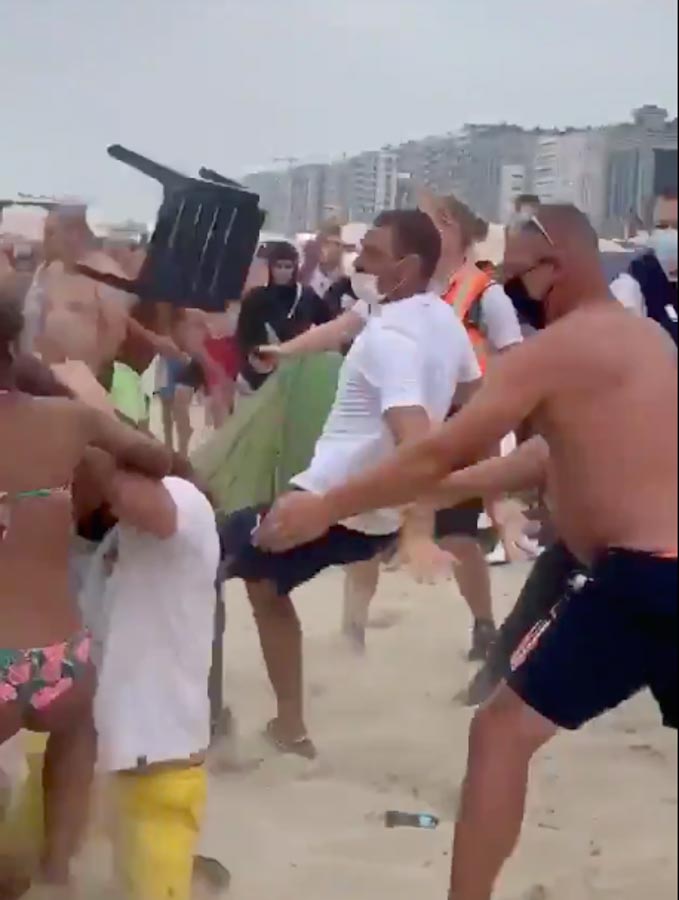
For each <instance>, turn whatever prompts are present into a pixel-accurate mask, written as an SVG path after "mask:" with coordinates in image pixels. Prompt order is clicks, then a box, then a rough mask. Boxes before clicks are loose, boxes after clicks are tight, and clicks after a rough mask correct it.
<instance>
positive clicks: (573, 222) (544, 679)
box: [259, 206, 677, 900]
mask: <svg viewBox="0 0 679 900" xmlns="http://www.w3.org/2000/svg"><path fill="white" fill-rule="evenodd" d="M506 266H507V269H508V271H509V273H510V275H514V276H516V277H520V278H521V279H522V280H523V283H524V286H525V288H526V290H527V292H528V294H529V295H530V296H531V297H532V298H533V299H534V300H536V301H539V302H542V303H544V305H545V309H546V313H547V321H548V322H549V323H551V324H550V327H548V328H546V329H545V331H543V332H542V333H541V334H538V335H536V336H535V337H533V338H531V340H530V341H527V342H526V343H525V344H524V345H522V346H521V347H518V348H516V349H515V350H514V351H513V352H512V353H511V354H509V355H508V356H507V357H506V358H504V359H501V360H499V361H498V362H497V365H496V366H494V367H493V369H492V370H491V371H490V372H489V374H488V377H487V378H486V380H485V382H484V385H483V387H482V388H481V390H480V391H479V392H478V394H477V395H476V397H475V398H474V399H473V400H472V401H471V403H470V404H469V405H468V406H467V407H466V408H465V409H464V410H463V411H462V412H461V413H460V414H459V415H458V416H456V417H455V418H454V419H453V420H452V421H450V422H449V423H447V424H445V425H444V426H443V427H442V428H441V429H440V430H439V431H438V432H436V433H435V434H434V435H432V436H430V437H427V438H425V439H424V440H421V441H419V442H417V443H415V444H411V445H410V446H408V447H404V448H402V449H401V450H399V452H398V453H397V454H396V456H395V457H393V458H391V459H390V460H389V461H386V462H385V463H384V464H383V465H381V466H380V467H379V468H377V469H375V470H374V471H373V472H370V473H368V474H366V475H365V476H363V477H360V478H356V479H354V480H353V481H351V482H350V483H349V484H346V485H344V486H342V487H337V488H335V489H334V490H331V491H328V493H326V494H325V495H322V496H318V495H316V496H314V495H313V494H304V495H295V496H288V497H286V498H284V499H283V500H282V501H281V502H280V503H279V505H278V507H277V508H276V509H274V510H273V511H272V513H271V515H270V517H269V519H268V521H267V522H265V523H264V525H263V527H262V529H261V530H260V534H259V542H260V543H261V544H262V545H263V546H266V547H269V548H272V549H285V548H288V547H290V546H292V545H294V544H299V543H302V542H305V541H308V540H310V539H313V538H314V537H316V536H317V535H318V534H320V533H323V531H324V530H325V529H326V528H328V527H329V526H330V525H331V524H332V523H334V522H336V521H338V520H340V519H343V518H345V517H346V516H349V515H355V514H357V513H360V512H362V511H364V510H366V509H375V508H379V507H382V506H385V505H393V504H398V503H407V502H409V501H412V500H413V499H415V498H417V497H421V496H422V495H423V494H424V493H426V492H427V491H429V490H431V489H432V488H433V487H434V486H435V485H437V483H438V482H439V481H440V480H441V479H442V478H443V477H444V476H446V475H447V474H448V473H449V472H450V471H451V470H454V469H457V468H461V467H462V466H464V465H465V463H467V462H469V461H470V460H474V459H475V458H478V457H479V456H480V455H481V453H482V452H483V450H484V449H485V447H487V446H488V444H490V443H492V442H493V441H494V440H498V439H499V438H500V437H501V436H502V435H504V434H507V433H508V432H509V431H512V430H513V429H515V428H517V427H518V426H519V425H520V424H521V423H522V422H524V421H525V420H527V419H530V420H531V421H532V425H533V427H534V429H535V430H536V431H537V432H538V433H540V434H541V435H542V436H543V437H544V439H545V441H546V443H547V445H548V447H549V451H550V459H549V463H548V494H549V497H550V500H551V502H552V504H553V510H552V511H553V515H554V520H555V525H556V527H557V529H558V531H559V533H560V534H561V535H562V536H563V538H564V540H565V542H566V543H567V545H568V546H569V548H570V550H571V551H573V552H574V553H575V554H576V555H577V556H578V557H579V558H580V559H581V560H583V561H584V562H586V563H587V564H588V565H589V566H590V574H591V578H590V580H589V581H588V582H587V584H586V586H585V587H584V588H583V589H582V590H581V591H579V592H578V593H573V594H571V595H570V596H568V597H566V598H564V600H563V602H562V603H561V605H560V608H559V610H558V612H557V613H556V614H555V615H554V617H553V619H552V621H551V622H550V623H548V625H546V627H545V628H544V629H543V630H542V633H541V634H535V635H533V636H532V640H531V646H526V647H524V648H523V653H522V654H521V656H522V657H523V659H521V658H518V659H515V669H514V671H513V673H512V675H511V677H510V678H509V680H508V682H507V683H506V684H504V685H502V686H501V687H500V688H499V690H498V691H497V692H496V694H495V695H494V696H493V698H492V699H491V701H490V702H489V703H488V704H487V705H486V706H485V707H483V709H481V710H480V711H479V712H478V713H477V715H476V717H475V720H474V722H473V725H472V730H471V739H470V755H469V768H468V772H467V778H466V781H465V786H464V792H463V798H462V804H461V808H460V815H459V821H458V826H457V833H456V837H455V848H454V856H453V867H452V875H451V887H450V891H451V893H450V897H451V898H452V900H489V898H490V897H491V896H492V893H493V889H494V885H495V882H496V880H497V877H498V875H499V873H500V871H501V869H502V866H503V865H504V863H505V861H506V860H507V859H508V858H509V856H510V855H511V854H512V852H513V850H514V848H515V846H516V844H517V841H518V838H519V835H520V830H521V824H522V819H523V815H524V808H525V800H526V791H527V784H528V774H529V767H530V763H531V760H532V759H533V757H534V755H535V754H536V753H537V752H538V751H539V750H540V749H541V748H542V747H543V746H544V745H545V744H546V743H547V742H548V741H550V740H551V739H552V738H553V737H554V736H555V735H556V733H557V732H558V730H559V729H560V728H568V729H577V728H580V727H581V726H582V725H584V724H585V723H586V722H589V721H590V720H592V719H594V718H596V717H598V716H599V715H601V714H603V713H605V712H606V711H607V710H609V709H612V708H614V707H617V706H618V705H619V704H621V703H622V702H624V701H625V700H627V699H628V698H629V697H631V696H632V695H633V694H635V693H637V692H638V691H640V690H642V689H644V688H646V687H650V688H651V689H652V691H653V693H654V695H655V697H656V699H657V701H658V703H659V705H660V707H661V710H662V712H663V716H664V719H665V721H666V723H667V724H668V725H670V726H672V727H676V726H677V636H676V635H677V556H676V553H677V357H676V350H675V348H674V346H673V345H672V343H671V342H670V341H669V340H668V338H667V335H666V334H665V333H664V332H663V331H662V330H661V329H660V327H659V326H658V325H657V324H656V323H654V322H651V321H649V320H643V319H637V318H636V317H633V316H630V315H628V314H627V313H626V311H625V310H624V309H623V308H622V307H621V306H620V305H619V304H618V303H615V302H614V301H613V299H612V297H611V294H610V292H609V289H608V286H607V284H606V281H605V278H604V275H603V273H602V270H601V265H600V259H599V254H598V248H597V240H596V235H595V233H594V230H593V229H592V228H591V226H590V224H589V222H588V221H587V219H586V218H585V217H584V216H583V215H582V213H580V212H579V211H578V210H576V209H575V208H574V207H569V206H546V207H544V208H543V209H542V210H541V211H540V215H539V218H537V217H533V218H532V219H530V220H529V221H526V222H524V223H522V224H521V225H520V226H519V227H518V230H516V231H513V232H512V233H511V234H510V236H509V238H508V243H507V250H506ZM650 398H652V400H651V399H650ZM604 649H605V652H604ZM574 661H575V662H574Z"/></svg>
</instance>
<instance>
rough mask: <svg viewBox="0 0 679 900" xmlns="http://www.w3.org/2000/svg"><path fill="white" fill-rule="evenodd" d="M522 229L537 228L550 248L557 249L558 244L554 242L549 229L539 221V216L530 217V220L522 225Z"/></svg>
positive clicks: (526, 220)
mask: <svg viewBox="0 0 679 900" xmlns="http://www.w3.org/2000/svg"><path fill="white" fill-rule="evenodd" d="M521 227H522V228H529V227H532V228H535V229H536V230H537V231H538V232H539V233H540V234H541V235H542V237H543V238H544V239H545V240H546V241H547V243H548V244H549V246H550V247H556V244H555V243H554V241H553V240H552V237H551V235H550V233H549V232H548V231H547V229H546V228H545V226H544V225H543V224H542V222H541V221H540V220H539V219H538V217H537V216H530V217H529V218H528V219H525V220H524V221H523V222H522V223H521Z"/></svg>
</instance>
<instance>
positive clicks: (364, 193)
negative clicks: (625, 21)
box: [246, 106, 677, 236]
mask: <svg viewBox="0 0 679 900" xmlns="http://www.w3.org/2000/svg"><path fill="white" fill-rule="evenodd" d="M246 184H247V185H248V186H249V187H251V188H252V189H253V190H255V191H257V192H258V193H259V194H260V195H261V197H262V205H263V207H264V208H265V209H266V210H268V212H269V219H268V226H267V227H268V228H269V229H270V230H274V231H280V232H282V233H285V234H289V235H293V234H295V233H296V232H300V231H313V230H314V229H316V228H317V227H318V225H319V224H320V223H321V222H322V221H323V220H324V219H327V218H330V217H336V218H340V219H343V220H346V221H351V220H354V221H359V222H371V221H372V220H373V219H374V218H375V216H376V215H377V214H378V213H379V212H381V211H382V210H384V209H393V208H395V207H396V206H398V207H406V206H412V205H414V204H415V202H416V198H415V192H414V190H413V186H414V185H417V184H422V185H426V186H428V187H430V188H431V189H432V190H434V191H435V192H436V193H438V194H440V195H445V194H450V193H454V194H456V195H457V196H458V197H459V198H460V199H462V200H464V201H465V202H467V203H468V204H469V206H470V207H471V208H472V209H473V210H474V211H475V212H476V213H478V214H479V215H481V216H483V217H484V218H485V219H487V220H488V221H491V222H506V221H508V219H509V216H510V214H511V211H512V209H513V204H514V201H515V199H516V197H517V196H519V195H520V194H523V193H536V194H538V195H539V196H540V197H541V199H542V200H543V201H544V202H550V201H551V202H554V201H562V202H569V203H574V204H576V205H577V206H578V207H580V208H581V209H582V210H583V211H584V212H586V213H587V214H588V215H589V216H590V218H591V219H592V222H593V224H594V225H595V226H596V227H597V228H598V229H600V231H601V232H602V234H605V235H611V236H615V235H622V234H624V233H625V230H626V227H627V224H628V223H629V221H630V219H636V220H639V221H643V222H646V221H647V220H648V218H649V216H650V214H651V209H652V207H653V200H654V197H655V196H656V195H657V194H659V193H660V192H661V191H663V190H665V189H668V188H669V189H674V190H676V187H677V122H676V120H674V121H672V122H670V121H668V117H667V113H666V111H665V110H663V109H660V108H659V107H657V106H645V107H642V108H641V109H639V110H636V111H635V113H634V119H633V121H631V122H629V123H626V124H622V125H613V126H607V127H602V128H592V129H582V130H577V129H567V130H564V131H544V130H534V131H526V130H525V129H523V128H520V127H519V126H517V125H467V126H465V127H464V128H463V129H462V131H461V132H460V133H459V134H447V135H443V136H440V137H428V138H425V139H423V140H421V141H408V142H407V143H404V144H402V145H400V146H399V147H386V148H383V149H382V150H371V151H367V152H365V153H361V154H359V155H357V156H354V157H351V158H347V157H345V158H343V159H341V160H339V161H337V162H333V163H331V164H329V165H321V164H312V165H302V166H296V167H292V168H288V169H283V170H280V171H277V172H261V173H258V174H256V175H252V176H249V177H248V178H247V179H246Z"/></svg>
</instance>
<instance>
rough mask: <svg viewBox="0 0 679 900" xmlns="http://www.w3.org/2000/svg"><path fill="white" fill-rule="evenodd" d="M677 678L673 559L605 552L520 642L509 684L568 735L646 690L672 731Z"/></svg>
mask: <svg viewBox="0 0 679 900" xmlns="http://www.w3.org/2000/svg"><path fill="white" fill-rule="evenodd" d="M677 674H678V659H677V560H676V558H665V557H662V556H655V555H652V554H650V553H642V552H635V551H630V550H610V551H608V552H607V553H605V554H604V555H602V556H601V557H600V558H599V559H598V560H597V562H596V563H595V565H594V566H593V567H592V569H591V572H590V577H589V579H588V580H587V581H586V582H585V583H584V585H583V584H581V585H576V586H574V587H571V588H570V590H569V591H568V593H567V595H566V596H565V597H564V598H563V600H561V601H560V602H559V604H558V605H557V606H556V607H555V608H554V610H553V611H552V613H551V614H550V616H549V617H547V618H546V619H544V620H542V621H541V622H539V623H538V624H537V625H536V626H535V628H533V629H532V631H531V632H530V633H529V634H528V635H527V636H526V638H525V639H524V641H523V643H522V644H521V646H520V647H519V649H518V650H517V651H516V653H515V654H514V657H513V659H512V674H511V675H510V677H509V679H508V683H509V686H510V687H511V688H512V689H513V690H514V691H515V692H516V693H517V694H518V695H519V696H520V697H521V698H522V699H523V700H524V701H525V702H526V703H527V704H528V706H530V707H531V708H532V709H534V710H536V711H537V712H538V713H540V714H541V715H542V716H544V717H545V718H546V719H548V720H549V721H550V722H553V723H554V724H555V725H557V726H559V727H560V728H568V729H577V728H580V727H581V726H583V725H584V724H586V723H587V722H590V721H591V720H592V719H595V718H597V717H598V716H600V715H602V714H603V713H605V712H607V711H608V710H611V709H614V708H615V707H617V706H619V705H620V704H621V703H623V702H624V701H625V700H628V699H629V698H630V697H632V696H633V695H634V694H636V693H638V692H639V691H641V690H644V689H645V688H650V690H651V691H652V692H653V695H654V697H655V699H656V700H657V702H658V705H659V706H660V710H661V712H662V715H663V720H664V722H665V724H666V725H667V726H668V727H670V728H675V729H676V728H677V724H678V722H677Z"/></svg>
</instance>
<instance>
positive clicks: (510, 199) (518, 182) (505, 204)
mask: <svg viewBox="0 0 679 900" xmlns="http://www.w3.org/2000/svg"><path fill="white" fill-rule="evenodd" d="M528 178H529V170H528V169H527V168H526V166H522V165H506V166H502V169H501V171H500V203H499V212H500V216H499V221H500V222H501V223H502V224H503V225H507V224H508V223H509V222H510V221H511V220H512V218H513V216H514V214H515V212H516V201H517V200H518V198H519V197H522V196H524V195H525V193H526V191H527V190H528V188H529V187H530V185H529V183H528Z"/></svg>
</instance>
